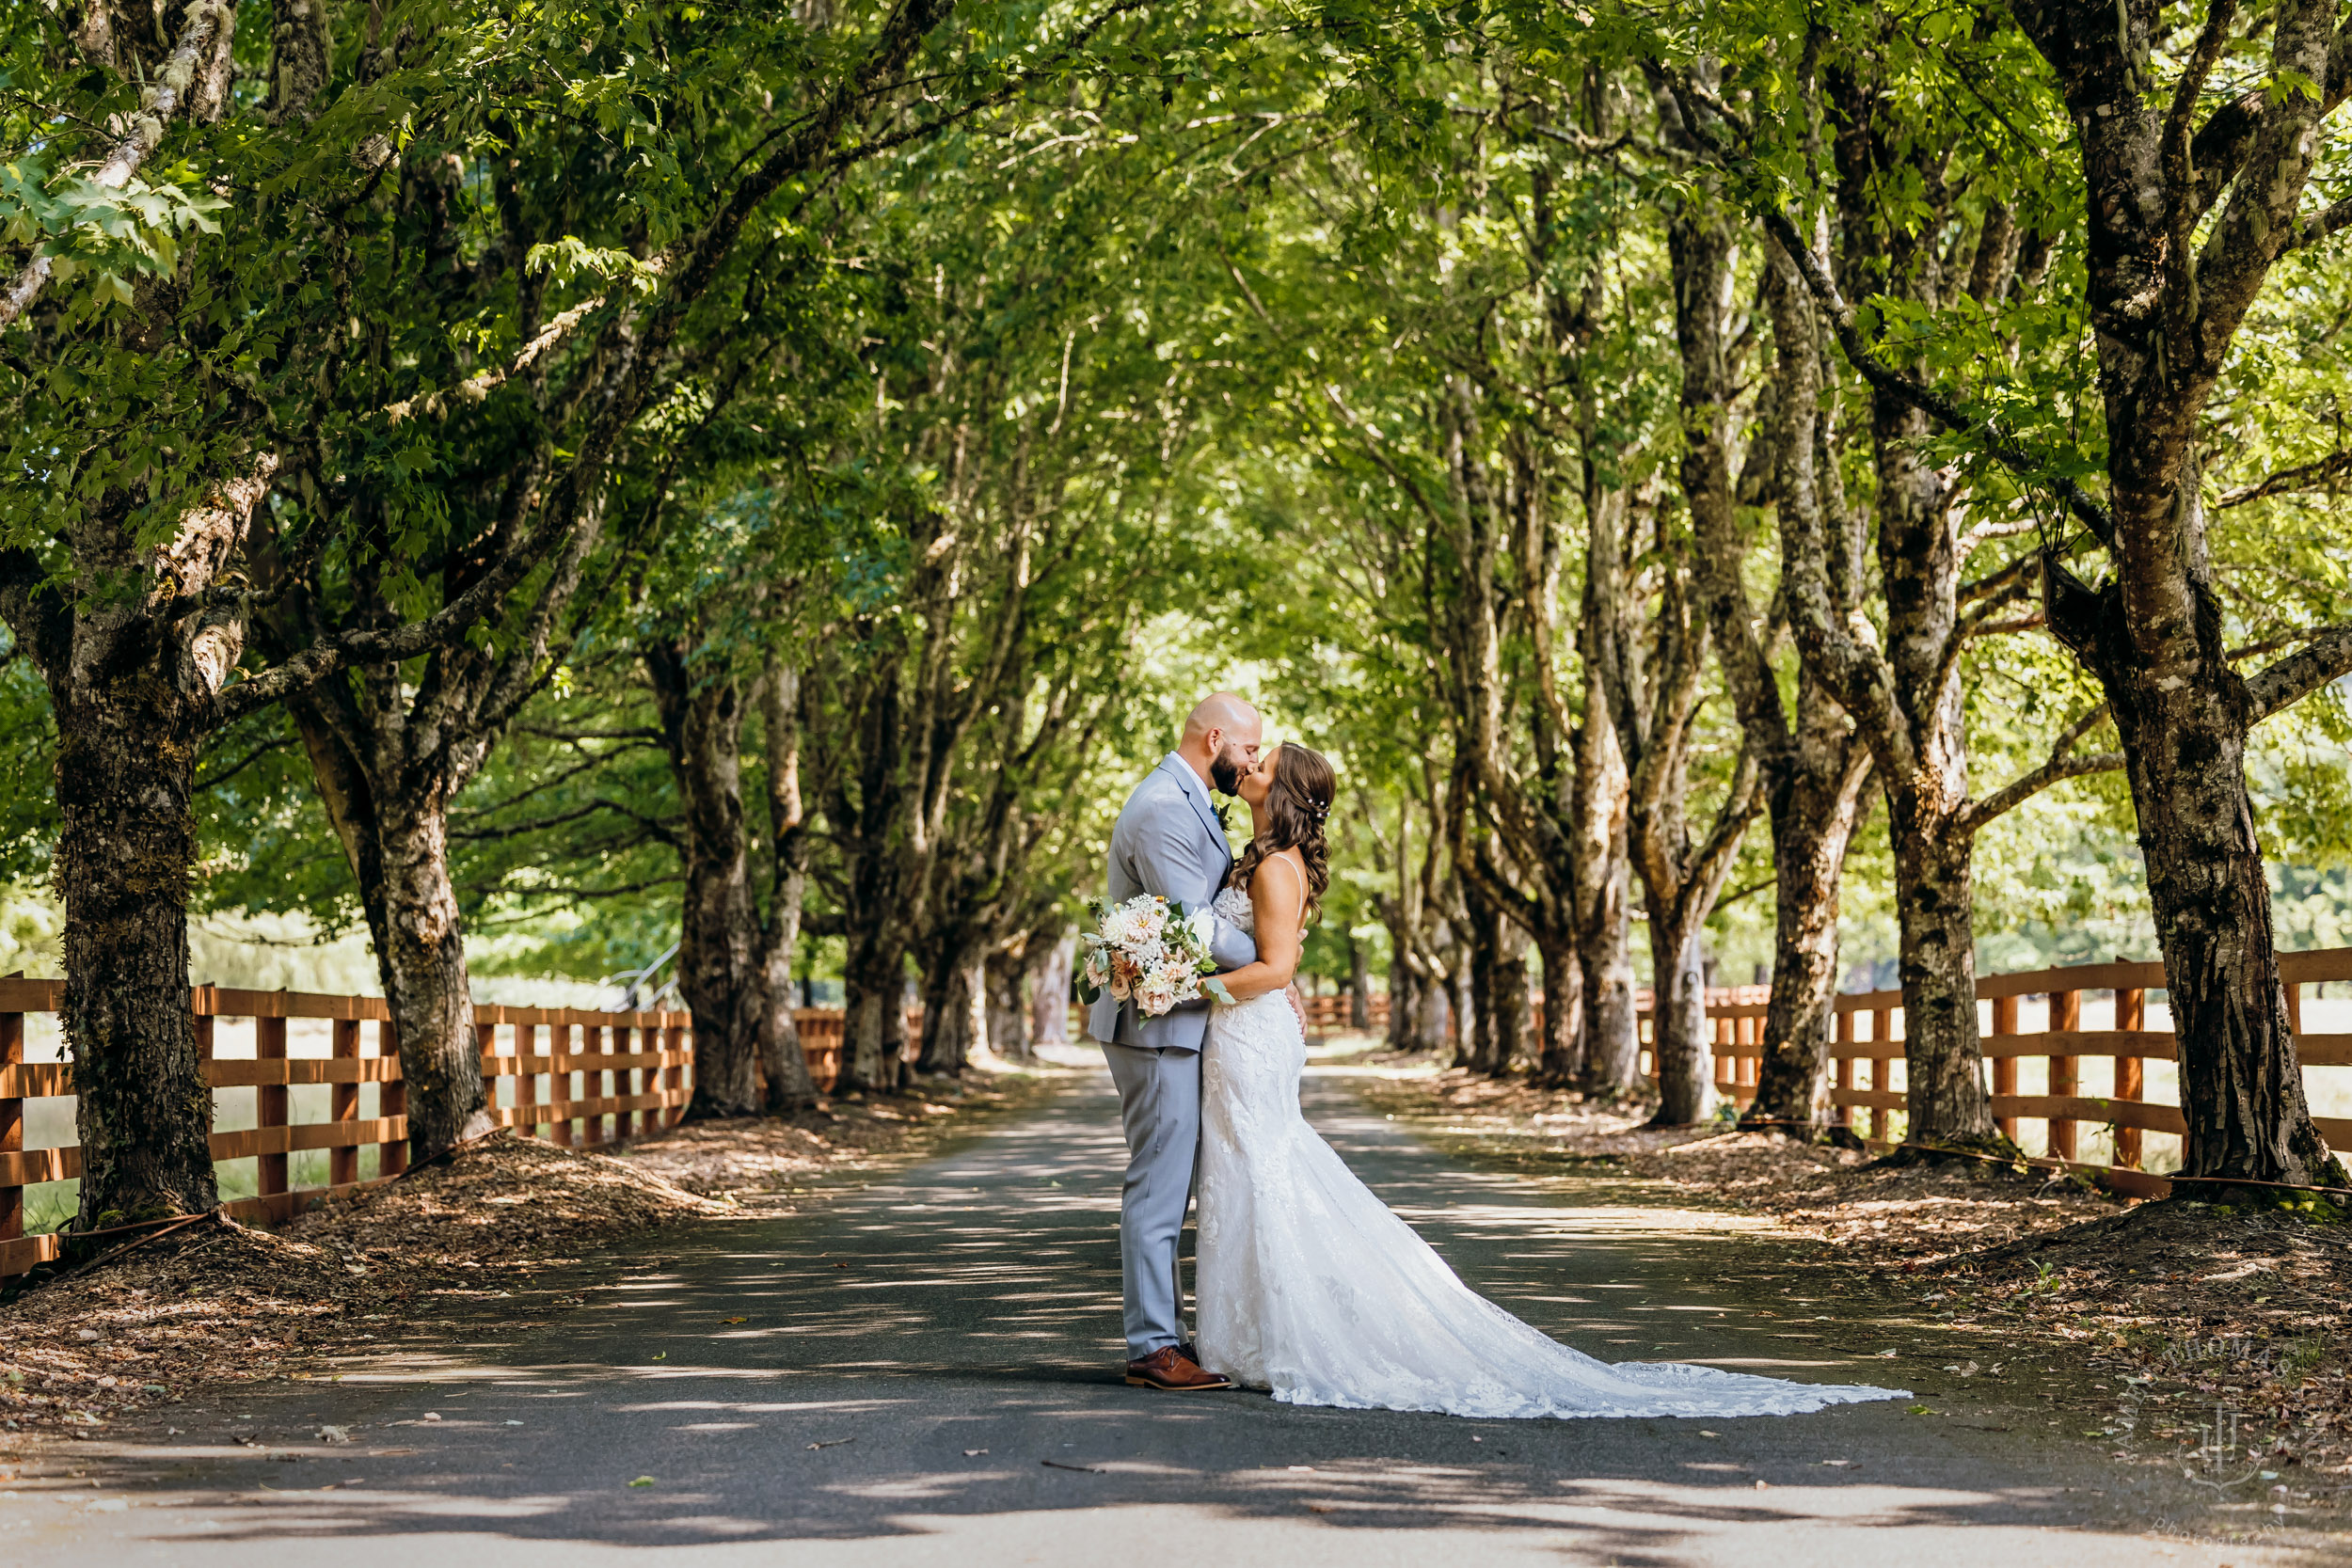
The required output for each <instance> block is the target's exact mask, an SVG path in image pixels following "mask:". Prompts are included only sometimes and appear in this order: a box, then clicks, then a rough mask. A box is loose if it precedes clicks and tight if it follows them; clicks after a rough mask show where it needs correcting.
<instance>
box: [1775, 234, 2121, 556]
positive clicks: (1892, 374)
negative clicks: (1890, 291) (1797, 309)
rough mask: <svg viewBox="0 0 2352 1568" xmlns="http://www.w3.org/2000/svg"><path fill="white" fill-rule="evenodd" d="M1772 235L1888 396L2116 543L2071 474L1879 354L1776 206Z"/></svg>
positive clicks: (1858, 366) (1840, 338) (1860, 368)
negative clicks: (2049, 493) (2042, 489)
mask: <svg viewBox="0 0 2352 1568" xmlns="http://www.w3.org/2000/svg"><path fill="white" fill-rule="evenodd" d="M1760 215H1761V216H1762V218H1763V220H1764V226H1765V227H1766V228H1767V229H1769V230H1772V237H1773V238H1774V239H1776V240H1778V241H1779V242H1780V244H1781V247H1782V248H1783V249H1784V250H1786V251H1788V255H1789V258H1790V260H1792V261H1795V262H1796V264H1797V273H1798V276H1799V277H1803V278H1804V282H1805V287H1806V288H1807V289H1809V290H1811V291H1812V293H1813V296H1814V298H1816V299H1818V300H1820V303H1821V308H1822V309H1823V310H1824V311H1826V312H1827V313H1828V315H1829V322H1830V328H1831V330H1832V331H1834V332H1835V333H1836V335H1837V343H1838V346H1839V347H1840V348H1842V349H1844V350H1845V351H1846V358H1847V361H1848V362H1849V363H1851V365H1852V366H1853V368H1854V370H1855V371H1856V372H1858V373H1859V374H1860V375H1861V377H1862V379H1863V380H1865V381H1867V382H1868V383H1869V384H1870V385H1871V386H1872V387H1873V388H1877V389H1878V390H1879V391H1882V392H1883V393H1885V394H1886V395H1887V396H1889V397H1893V398H1899V399H1900V400H1901V401H1903V402H1904V403H1907V404H1911V405H1912V406H1913V407H1914V408H1916V409H1918V410H1919V411H1920V412H1921V413H1923V414H1925V415H1927V416H1928V417H1929V418H1930V419H1932V420H1937V421H1939V422H1941V423H1942V424H1944V425H1946V426H1947V427H1948V428H1950V429H1952V430H1954V431H1957V432H1959V433H1960V434H1961V435H1963V436H1967V437H1968V438H1969V439H1971V440H1973V441H1975V442H1976V443H1977V444H1978V445H1979V447H1981V448H1982V449H1983V450H1984V452H1985V454H1986V455H1987V456H1989V457H1991V458H1992V459H1993V460H1994V462H1996V463H1998V464H2000V465H2001V467H2005V468H2007V469H2009V470H2010V472H2011V473H2013V474H2016V475H2018V476H2019V477H2020V478H2024V479H2028V480H2032V481H2034V482H2035V483H2046V484H2048V485H2049V486H2050V488H2051V489H2052V490H2054V491H2056V492H2057V494H2058V499H2060V500H2062V501H2064V502H2065V503H2066V509H2067V511H2068V512H2070V513H2072V514H2073V515H2074V516H2075V517H2076V518H2077V519H2079V520H2080V521H2081V523H2082V524H2083V526H2084V527H2086V528H2088V529H2090V531H2091V532H2092V534H2094V535H2095V536H2097V538H2098V540H2099V543H2101V544H2102V545H2106V546H2113V545H2114V543H2115V523H2114V520H2113V519H2112V518H2110V517H2109V516H2108V515H2107V513H2106V508H2105V507H2103V506H2101V505H2100V504H2099V503H2098V502H2097V501H2096V500H2094V499H2091V497H2090V493H2089V492H2088V491H2086V490H2084V489H2083V487H2082V486H2081V485H2079V484H2077V483H2074V481H2073V480H2071V479H2066V478H2063V477H2054V476H2050V475H2048V474H2047V473H2045V471H2044V470H2043V467H2042V465H2041V464H2040V463H2037V462H2035V461H2034V459H2033V456H2032V454H2030V453H2029V452H2027V451H2026V450H2025V449H2024V448H2022V447H2020V446H2018V445H2017V444H2016V443H2014V442H2012V441H2011V440H2010V439H2009V437H2008V436H2004V435H2002V434H2001V432H2000V430H1999V428H1998V427H1997V426H1995V425H1994V423H1993V422H1992V421H1991V420H1986V419H1982V418H1979V416H1978V415H1976V414H1973V413H1971V412H1969V411H1968V410H1967V409H1966V408H1964V407H1963V406H1962V405H1961V404H1959V403H1958V402H1956V401H1954V400H1953V399H1951V398H1949V397H1947V396H1946V395H1945V394H1944V393H1942V392H1939V391H1937V390H1936V389H1935V388H1932V387H1930V386H1928V385H1926V384H1925V383H1923V382H1919V381H1915V380H1914V379H1912V378H1911V377H1910V376H1907V375H1905V374H1903V373H1902V372H1899V371H1898V370H1896V369H1895V368H1894V367H1893V366H1891V365H1889V364H1887V363H1886V362H1885V361H1884V360H1883V359H1881V358H1880V357H1879V356H1878V354H1877V352H1876V351H1875V350H1873V349H1872V348H1871V347H1870V345H1869V344H1868V343H1867V341H1864V339H1863V336H1862V325H1861V318H1860V316H1859V314H1858V313H1857V312H1856V311H1855V309H1854V308H1853V307H1852V306H1851V305H1850V304H1848V303H1847V301H1846V296H1845V294H1844V293H1842V292H1841V291H1840V290H1839V289H1838V287H1837V280H1836V278H1835V277H1832V276H1831V275H1830V270H1829V263H1828V262H1826V261H1823V260H1822V259H1821V258H1820V256H1819V255H1818V254H1817V253H1816V252H1815V251H1814V250H1813V248H1812V247H1811V246H1810V245H1806V244H1805V243H1804V239H1803V237H1802V236H1800V235H1799V234H1798V232H1797V226H1796V225H1795V224H1793V223H1791V222H1789V221H1788V214H1785V213H1783V212H1781V211H1780V209H1779V208H1777V207H1771V206H1768V207H1765V208H1764V209H1763V210H1762V213H1761V214H1760Z"/></svg>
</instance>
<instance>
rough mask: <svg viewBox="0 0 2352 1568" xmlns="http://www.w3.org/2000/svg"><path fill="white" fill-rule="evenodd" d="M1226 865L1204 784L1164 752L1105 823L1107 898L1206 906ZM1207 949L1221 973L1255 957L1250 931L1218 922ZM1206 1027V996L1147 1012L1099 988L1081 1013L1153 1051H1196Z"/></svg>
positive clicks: (1229, 858) (1104, 1035)
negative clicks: (1149, 897) (1112, 822)
mask: <svg viewBox="0 0 2352 1568" xmlns="http://www.w3.org/2000/svg"><path fill="white" fill-rule="evenodd" d="M1232 865H1233V851H1232V847H1231V846H1230V845H1228V844H1227V843H1226V842H1225V830H1224V829H1223V828H1221V827H1219V826H1217V820H1216V810H1215V808H1213V807H1212V806H1211V805H1210V803H1209V790H1208V786H1207V785H1206V784H1202V783H1201V782H1200V774H1198V773H1195V772H1194V771H1193V770H1192V769H1191V768H1189V767H1187V766H1185V764H1184V758H1182V757H1180V756H1178V755H1177V754H1176V753H1175V752H1169V753H1168V755H1167V756H1166V757H1163V758H1162V759H1161V760H1160V765H1159V766H1158V767H1157V768H1153V769H1152V771H1151V772H1149V773H1147V774H1145V775H1144V779H1143V782H1142V783H1141V784H1137V785H1136V792H1135V793H1134V794H1133V795H1130V796H1128V797H1127V804H1126V806H1125V808H1124V809H1122V810H1121V811H1120V814H1119V822H1118V825H1117V826H1115V827H1114V828H1112V829H1111V866H1110V901H1111V902H1112V903H1114V904H1122V903H1125V902H1126V901H1127V900H1128V899H1130V898H1133V897H1135V896H1136V895H1137V894H1143V893H1149V894H1155V895H1158V896H1160V897H1162V898H1167V899H1169V900H1171V901H1173V902H1175V903H1179V904H1182V905H1184V908H1185V909H1186V910H1205V909H1207V908H1208V907H1209V905H1210V903H1211V901H1212V900H1214V899H1215V898H1216V890H1217V889H1218V888H1221V887H1223V886H1224V885H1225V874H1226V873H1227V872H1228V871H1230V870H1232ZM1209 951H1210V954H1211V955H1212V956H1213V957H1214V958H1216V962H1217V967H1218V971H1219V973H1223V972H1224V971H1227V970H1234V969H1239V968H1241V967H1242V966H1243V965H1244V964H1249V963H1255V962H1256V961H1257V959H1258V944H1257V942H1254V941H1252V940H1251V936H1250V933H1249V932H1248V931H1243V930H1237V929H1236V928H1234V927H1232V926H1229V925H1227V924H1226V923H1225V922H1224V921H1222V920H1220V921H1218V922H1217V923H1216V937H1215V939H1214V940H1213V941H1212V942H1210V944H1209ZM1208 1029H1209V1004H1208V1003H1207V1002H1206V1001H1205V1000H1203V1001H1200V1002H1187V1003H1185V1004H1184V1005H1183V1006H1179V1007H1176V1008H1175V1009H1173V1010H1172V1011H1169V1012H1168V1013H1165V1014H1162V1015H1161V1016H1160V1017H1158V1018H1145V1017H1144V1016H1143V1015H1142V1013H1141V1011H1140V1010H1139V1009H1138V1008H1137V1007H1136V1005H1135V1004H1134V1003H1133V1002H1117V1001H1113V1000H1112V999H1111V996H1110V994H1109V993H1108V992H1104V994H1103V995H1102V996H1099V997H1097V998H1096V999H1095V1002H1094V1006H1092V1007H1091V1008H1090V1009H1089V1011H1088V1014H1087V1033H1088V1034H1089V1035H1091V1036H1093V1037H1095V1038H1096V1039H1098V1040H1104V1041H1106V1042H1113V1043H1117V1044H1120V1045H1137V1046H1142V1047H1145V1048H1146V1049H1149V1050H1155V1051H1157V1050H1166V1049H1169V1048H1174V1049H1176V1050H1180V1051H1198V1050H1200V1041H1201V1039H1202V1037H1204V1036H1206V1035H1207V1033H1208Z"/></svg>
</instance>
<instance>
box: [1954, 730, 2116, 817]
mask: <svg viewBox="0 0 2352 1568" xmlns="http://www.w3.org/2000/svg"><path fill="white" fill-rule="evenodd" d="M2106 717H2107V705H2106V704H2105V703H2101V704H2099V705H2097V706H2095V707H2092V708H2090V710H2088V711H2087V712H2085V713H2084V714H2083V715H2082V716H2081V717H2080V718H2078V719H2076V720H2075V721H2074V722H2073V723H2071V724H2069V725H2067V726H2066V728H2065V730H2064V731H2062V732H2061V733H2060V734H2059V736H2058V740H2057V741H2056V742H2055V743H2054V744H2053V745H2052V746H2051V747H2050V759H2049V760H2048V761H2047V762H2045V763H2043V764H2042V766H2041V767H2039V768H2035V769H2034V770H2033V771H2032V772H2030V773H2027V774H2026V775H2024V776H2023V777H2021V778H2016V779H2012V780H2010V782H2009V783H2008V784H2004V785H2002V786H2001V787H2000V788H1999V789H1996V790H1994V792H1993V793H1992V794H1990V795H1988V796H1986V797H1984V799H1982V800H1974V801H1971V802H1970V803H1969V804H1968V805H1966V806H1964V807H1963V808H1962V810H1961V813H1960V821H1959V828H1960V831H1961V832H1963V834H1970V835H1973V834H1975V833H1977V832H1981V831H1982V830H1983V829H1984V828H1985V827H1986V826H1987V825H1988V824H1990V823H1991V822H1993V821H1994V819H1996V818H1998V817H2000V816H2006V815H2007V814H2008V813H2009V812H2010V811H2012V810H2014V809H2015V808H2016V807H2018V806H2020V805H2022V804H2024V803H2025V802H2026V801H2027V800H2032V799H2033V798H2034V797H2035V796H2036V795H2039V794H2041V793H2042V791H2043V790H2045V789H2047V788H2049V787H2050V786H2051V785H2052V784H2057V783H2058V782H2059V781H2060V780H2063V779H2077V778H2080V777H2082V776H2083V775H2084V774H2086V773H2106V772H2111V771H2113V770H2114V769H2116V768H2121V767H2122V766H2123V753H2122V752H2089V753H2086V754H2085V755H2082V756H2073V755H2070V754H2069V753H2070V752H2073V751H2074V746H2075V743H2076V742H2078V741H2080V740H2081V739H2082V737H2083V736H2087V735H2089V734H2090V732H2091V731H2092V730H2094V729H2096V728H2097V727H2098V726H2099V724H2100V723H2101V722H2102V721H2104V720H2105V719H2106Z"/></svg>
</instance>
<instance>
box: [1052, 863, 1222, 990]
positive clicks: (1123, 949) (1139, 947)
mask: <svg viewBox="0 0 2352 1568" xmlns="http://www.w3.org/2000/svg"><path fill="white" fill-rule="evenodd" d="M1088 907H1089V909H1091V910H1092V911H1094V924H1095V929H1093V930H1091V931H1089V932H1087V933H1085V935H1084V939H1083V940H1084V941H1085V942H1086V947H1087V956H1086V967H1085V969H1084V971H1083V972H1082V973H1081V974H1080V975H1079V983H1078V989H1079V991H1080V992H1081V993H1082V994H1083V995H1084V997H1085V998H1086V1000H1087V1001H1089V1002H1092V1001H1093V1000H1094V999H1095V998H1097V997H1099V996H1101V995H1102V994H1103V993H1104V991H1108V992H1109V993H1110V994H1111V995H1112V996H1113V997H1115V998H1116V999H1118V1000H1119V1001H1121V1002H1133V1003H1135V1004H1136V1006H1138V1007H1140V1008H1141V1009H1142V1010H1143V1015H1144V1016H1145V1017H1146V1018H1157V1017H1159V1016H1160V1015H1161V1014H1162V1013H1165V1012H1167V1011H1168V1010H1169V1009H1170V1008H1172V1007H1174V1006H1178V1005H1179V1004H1181V1003H1185V1002H1194V1001H1198V1000H1199V999H1200V998H1201V997H1203V996H1213V997H1215V998H1216V1000H1218V1001H1219V1002H1223V1003H1226V1004H1228V1005H1229V1006H1230V1005H1231V1004H1232V1000H1233V997H1232V992H1231V991H1228V990H1226V989H1225V983H1224V982H1223V981H1221V980H1219V979H1217V978H1216V975H1214V974H1211V973H1210V971H1212V970H1214V969H1216V959H1215V958H1211V957H1210V956H1209V942H1210V938H1211V936H1212V934H1213V932H1214V930H1215V927H1216V916H1215V915H1213V914H1211V913H1210V912H1209V911H1206V910H1193V911H1186V910H1185V908H1184V905H1182V904H1171V903H1169V902H1168V900H1167V899H1165V898H1161V897H1157V896H1155V895H1152V894H1148V893H1145V894H1138V895H1136V896H1135V897H1133V898H1130V899H1128V900H1127V901H1126V902H1125V903H1123V904H1107V903H1105V902H1104V901H1103V900H1102V899H1100V898H1094V899H1089V900H1088Z"/></svg>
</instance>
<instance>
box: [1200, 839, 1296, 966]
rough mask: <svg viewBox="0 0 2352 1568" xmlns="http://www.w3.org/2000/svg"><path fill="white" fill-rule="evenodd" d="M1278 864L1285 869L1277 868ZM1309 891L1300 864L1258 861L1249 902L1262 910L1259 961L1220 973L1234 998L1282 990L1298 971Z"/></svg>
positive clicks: (1273, 857)
mask: <svg viewBox="0 0 2352 1568" xmlns="http://www.w3.org/2000/svg"><path fill="white" fill-rule="evenodd" d="M1277 865H1279V866H1280V867H1281V870H1279V871H1277V870H1275V869H1274V868H1275V867H1276V866H1277ZM1306 891H1307V889H1306V883H1305V881H1304V880H1303V879H1301V878H1300V876H1299V874H1298V867H1296V866H1295V865H1293V864H1292V863H1290V862H1289V861H1287V860H1285V859H1283V858H1282V857H1281V856H1279V855H1268V856H1267V857H1266V858H1265V859H1264V860H1262V861H1260V862H1259V863H1258V869H1257V872H1256V874H1255V875H1253V876H1252V877H1251V878H1250V879H1249V902H1250V904H1251V906H1252V907H1254V908H1255V909H1256V910H1257V911H1258V961H1257V962H1256V963H1253V964H1244V965H1243V966H1242V967H1241V968H1239V969H1236V970H1233V971H1232V972H1231V973H1230V974H1221V975H1219V976H1218V978H1219V979H1221V980H1223V981H1224V982H1225V989H1226V990H1230V991H1232V993H1233V1000H1234V1001H1236V1002H1246V1001H1248V999H1249V998H1251V997H1253V996H1263V995H1264V994H1265V993H1266V992H1268V991H1270V990H1282V989H1283V988H1284V987H1286V986H1288V985H1289V984H1290V983H1291V977H1292V976H1293V975H1295V974H1297V973H1298V950H1299V930H1298V916H1299V911H1300V904H1301V902H1302V900H1303V898H1304V896H1305V894H1306Z"/></svg>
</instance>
